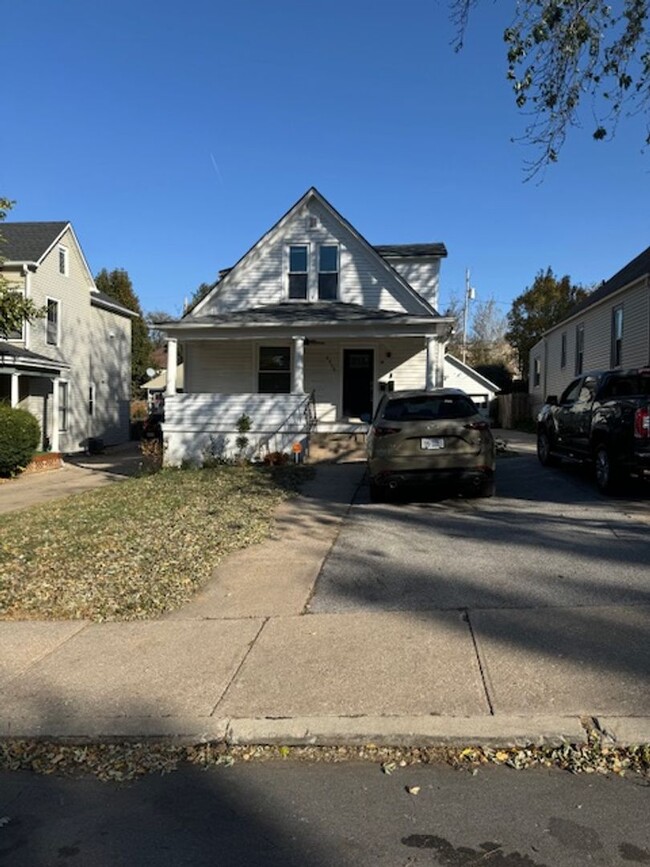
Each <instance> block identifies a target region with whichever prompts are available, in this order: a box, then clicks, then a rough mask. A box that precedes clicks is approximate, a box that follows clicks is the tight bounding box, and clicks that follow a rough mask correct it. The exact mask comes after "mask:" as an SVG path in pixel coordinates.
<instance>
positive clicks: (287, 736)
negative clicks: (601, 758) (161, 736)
mask: <svg viewBox="0 0 650 867" xmlns="http://www.w3.org/2000/svg"><path fill="white" fill-rule="evenodd" d="M226 740H227V742H228V743H229V744H231V745H233V746H236V745H240V744H260V745H261V744H265V745H284V746H363V745H366V744H374V745H376V746H391V747H431V746H441V747H448V746H451V747H453V746H478V745H480V746H501V747H508V746H512V747H515V746H561V745H562V744H564V743H571V744H583V743H586V742H587V732H586V730H585V728H584V726H583V725H582V723H581V721H580V719H579V718H578V717H558V716H536V717H513V716H502V717H492V716H481V717H444V716H439V717H434V716H407V717H381V716H355V717H294V718H291V719H231V720H230V724H229V725H228V731H227V733H226Z"/></svg>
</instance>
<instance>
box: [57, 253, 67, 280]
mask: <svg viewBox="0 0 650 867" xmlns="http://www.w3.org/2000/svg"><path fill="white" fill-rule="evenodd" d="M59 274H62V275H63V276H64V277H67V276H68V248H67V247H59Z"/></svg>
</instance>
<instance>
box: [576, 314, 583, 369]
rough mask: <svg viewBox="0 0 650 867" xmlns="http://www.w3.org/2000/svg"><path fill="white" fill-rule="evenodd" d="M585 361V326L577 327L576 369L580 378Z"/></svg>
mask: <svg viewBox="0 0 650 867" xmlns="http://www.w3.org/2000/svg"><path fill="white" fill-rule="evenodd" d="M584 360H585V327H584V325H577V326H576V369H575V374H576V376H579V375H580V374H581V373H582V366H583V364H584Z"/></svg>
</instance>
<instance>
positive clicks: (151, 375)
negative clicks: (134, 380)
mask: <svg viewBox="0 0 650 867" xmlns="http://www.w3.org/2000/svg"><path fill="white" fill-rule="evenodd" d="M155 375H156V371H155V370H154V369H153V367H148V368H147V376H148V377H149V379H153V378H154V376H155Z"/></svg>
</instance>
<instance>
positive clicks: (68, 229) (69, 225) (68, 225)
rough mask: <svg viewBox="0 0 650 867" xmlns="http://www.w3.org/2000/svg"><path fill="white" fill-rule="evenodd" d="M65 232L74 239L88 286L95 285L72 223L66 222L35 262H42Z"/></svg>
mask: <svg viewBox="0 0 650 867" xmlns="http://www.w3.org/2000/svg"><path fill="white" fill-rule="evenodd" d="M66 232H70V234H71V235H72V240H73V241H74V243H75V245H76V247H77V251H78V253H79V256H80V258H81V262H82V264H83V266H84V269H85V271H86V276H87V277H88V282H89V284H90V286H92V287H94V286H95V278H94V277H93V275H92V271H91V270H90V268H89V266H88V262H87V261H86V257H85V256H84V253H83V250H82V249H81V244H80V243H79V240H78V238H77V236H76V234H75V231H74V229H73V228H72V223H66V224H65V226H64V228H63V230H62V231H61V232H60V233H59V234H58V235H57V236H56V238H55V239H54V240H53V241H52V243H51V244H50V246H49V247H48V248H47V250H46V251H45V252H44V253H43V255H42V256H41V257H40V259H39V260H38V263H37V264H38V265H41V264H42V263H43V262H44V260H45V258H46V257H47V256H48V255H49V254H50V253H51V252H52V250H53V249H54V248H55V247H58V246H59V245H60V243H61V238H63V236H64V235H65V233H66Z"/></svg>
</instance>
